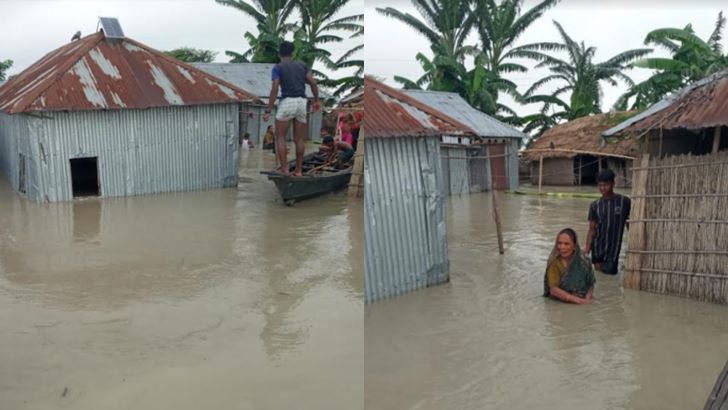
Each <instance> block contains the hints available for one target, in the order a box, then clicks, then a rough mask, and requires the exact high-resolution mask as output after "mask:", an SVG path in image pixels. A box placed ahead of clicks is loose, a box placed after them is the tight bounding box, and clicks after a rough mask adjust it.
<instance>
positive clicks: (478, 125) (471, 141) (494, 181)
mask: <svg viewBox="0 0 728 410" xmlns="http://www.w3.org/2000/svg"><path fill="white" fill-rule="evenodd" d="M403 92H404V93H405V94H406V95H408V96H410V97H412V98H414V99H416V100H417V101H419V102H421V103H423V104H427V105H429V106H430V107H432V108H434V109H436V110H438V111H440V112H441V113H443V114H445V115H447V116H449V117H451V118H454V119H456V120H458V121H460V122H461V123H463V124H465V125H467V126H469V127H470V128H472V129H473V130H474V131H475V133H476V136H477V137H478V138H472V137H470V138H469V137H465V138H461V137H455V136H447V135H445V136H443V137H442V143H443V144H442V154H443V166H444V172H443V175H444V178H445V180H446V181H445V185H446V186H447V187H448V191H449V193H450V194H451V195H458V194H461V193H468V192H479V191H485V190H490V189H491V188H492V187H493V186H494V185H495V188H496V189H516V188H517V187H518V149H519V147H520V144H521V141H522V140H523V139H524V138H525V137H526V135H525V134H523V133H522V132H521V131H518V130H517V129H515V128H513V127H511V126H509V125H506V124H504V123H502V122H500V121H498V120H497V119H495V118H493V117H491V116H489V115H487V114H485V113H483V112H481V111H478V110H476V109H475V108H473V107H472V106H471V105H470V104H468V102H467V101H465V100H464V99H463V98H462V97H461V96H460V95H458V94H456V93H450V92H443V91H425V90H403ZM472 157H474V158H472ZM486 157H490V158H487V159H486Z"/></svg>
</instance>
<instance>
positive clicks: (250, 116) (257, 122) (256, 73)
mask: <svg viewBox="0 0 728 410" xmlns="http://www.w3.org/2000/svg"><path fill="white" fill-rule="evenodd" d="M192 65H193V66H195V67H197V68H199V69H200V70H202V71H204V72H206V73H208V74H211V75H214V76H215V77H218V78H222V79H223V80H225V81H227V82H229V83H231V84H235V85H236V86H238V87H239V88H241V89H243V90H245V91H247V92H249V93H251V94H253V95H254V96H256V97H257V98H258V99H259V100H260V101H261V104H254V105H248V106H247V109H246V111H244V112H242V113H241V114H242V115H241V117H240V120H241V124H242V125H241V129H242V130H243V132H248V133H250V139H251V140H252V141H253V142H254V143H256V144H262V142H263V136H264V135H265V131H266V129H267V128H268V126H269V125H274V123H275V112H273V114H271V117H270V119H269V120H268V121H267V122H266V121H264V120H263V112H264V111H265V109H266V107H267V104H268V99H269V97H270V87H271V82H272V80H271V73H272V71H273V66H275V64H265V63H193V64H192ZM306 97H308V99H309V104H308V118H307V121H308V136H307V137H308V138H307V139H311V140H318V139H320V132H321V117H322V111H319V112H313V93H312V92H311V87H309V86H308V85H306ZM328 97H329V95H328V94H327V93H326V92H324V91H323V90H322V89H321V87H319V99H320V100H321V105H322V106H323V102H324V100H325V99H326V98H328ZM276 104H277V103H276ZM289 139H290V132H289Z"/></svg>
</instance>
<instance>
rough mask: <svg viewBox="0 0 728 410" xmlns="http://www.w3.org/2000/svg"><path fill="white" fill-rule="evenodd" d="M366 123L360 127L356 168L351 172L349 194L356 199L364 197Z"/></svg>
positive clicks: (355, 157) (355, 156)
mask: <svg viewBox="0 0 728 410" xmlns="http://www.w3.org/2000/svg"><path fill="white" fill-rule="evenodd" d="M364 121H366V120H365V119H362V123H361V126H360V127H359V140H358V142H357V146H356V153H355V154H354V168H353V169H352V171H351V180H350V181H349V189H348V191H347V194H348V195H349V196H352V197H354V198H363V197H364V160H365V158H364Z"/></svg>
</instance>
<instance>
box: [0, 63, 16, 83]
mask: <svg viewBox="0 0 728 410" xmlns="http://www.w3.org/2000/svg"><path fill="white" fill-rule="evenodd" d="M12 66H13V60H5V61H2V60H0V81H5V72H6V71H7V70H8V69H10V67H12Z"/></svg>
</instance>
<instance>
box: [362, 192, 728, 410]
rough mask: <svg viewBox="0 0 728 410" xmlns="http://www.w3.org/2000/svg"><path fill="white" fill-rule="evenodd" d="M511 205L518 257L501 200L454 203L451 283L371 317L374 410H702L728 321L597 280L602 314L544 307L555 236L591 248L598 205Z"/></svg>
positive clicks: (593, 309)
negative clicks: (501, 242) (593, 210)
mask: <svg viewBox="0 0 728 410" xmlns="http://www.w3.org/2000/svg"><path fill="white" fill-rule="evenodd" d="M500 198H501V209H502V214H503V215H502V216H503V226H504V237H505V244H506V252H505V255H503V256H500V255H499V254H498V252H497V239H496V234H495V232H494V224H493V222H492V216H491V200H490V195H489V194H483V195H471V196H464V197H455V198H451V199H449V200H448V201H447V206H448V210H447V213H448V223H449V255H450V263H451V271H450V273H451V281H450V283H449V284H445V285H442V286H439V287H433V288H429V289H426V290H423V291H420V292H415V293H411V294H407V295H404V296H401V297H399V298H396V299H392V300H387V301H384V302H381V303H374V304H371V305H367V307H366V309H365V358H366V360H365V392H364V394H365V407H366V409H372V410H374V409H398V410H399V409H419V410H422V409H536V408H538V409H635V410H636V409H644V410H647V409H676V410H678V409H680V410H684V409H700V408H702V406H703V404H704V403H705V400H706V399H707V397H708V394H709V393H710V390H711V388H712V386H713V384H714V382H715V380H716V378H717V376H718V374H719V373H720V370H721V369H722V367H723V365H724V364H725V361H726V360H727V359H728V307H726V306H717V305H711V304H706V303H700V302H694V301H691V300H687V299H682V298H677V297H671V296H663V295H656V294H650V293H645V292H637V291H632V290H623V289H622V287H621V286H620V279H621V275H622V274H621V273H620V275H619V276H618V277H612V276H607V275H604V274H601V273H599V274H597V287H596V296H595V298H596V300H595V303H594V304H593V305H590V306H575V305H567V304H563V303H560V302H556V301H553V300H549V299H546V298H543V297H542V296H541V293H542V291H543V272H544V268H545V266H544V264H545V260H546V258H547V257H548V254H549V252H550V250H551V248H552V246H553V241H554V238H555V235H556V233H557V232H558V231H559V230H560V229H562V228H564V227H569V226H570V227H573V228H575V229H576V230H577V232H578V233H579V235H580V240H581V239H582V238H583V237H584V235H585V234H586V230H587V223H586V217H587V210H588V205H589V202H590V200H589V199H569V198H539V197H536V196H530V195H502V196H501V197H500ZM582 245H583V241H582ZM622 255H623V256H624V252H623V253H622ZM622 260H624V258H622Z"/></svg>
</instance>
